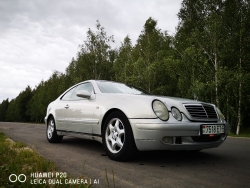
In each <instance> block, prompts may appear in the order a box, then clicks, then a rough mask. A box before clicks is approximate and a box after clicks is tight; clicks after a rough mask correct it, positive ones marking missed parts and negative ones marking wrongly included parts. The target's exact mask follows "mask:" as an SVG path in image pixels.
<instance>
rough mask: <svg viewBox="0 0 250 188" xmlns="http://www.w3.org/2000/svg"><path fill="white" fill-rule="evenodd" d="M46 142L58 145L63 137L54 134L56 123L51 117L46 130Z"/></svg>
mask: <svg viewBox="0 0 250 188" xmlns="http://www.w3.org/2000/svg"><path fill="white" fill-rule="evenodd" d="M46 135H47V140H48V141H49V142H50V143H58V142H61V141H62V138H63V136H58V135H57V132H56V123H55V120H54V118H53V117H50V118H49V120H48V123H47V129H46Z"/></svg>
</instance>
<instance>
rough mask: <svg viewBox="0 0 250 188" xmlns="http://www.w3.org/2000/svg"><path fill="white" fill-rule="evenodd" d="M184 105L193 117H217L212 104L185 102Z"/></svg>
mask: <svg viewBox="0 0 250 188" xmlns="http://www.w3.org/2000/svg"><path fill="white" fill-rule="evenodd" d="M184 106H185V108H186V109H187V111H188V113H189V114H190V116H191V117H192V118H194V119H217V113H216V111H215V109H214V107H213V106H212V105H207V104H185V105H184Z"/></svg>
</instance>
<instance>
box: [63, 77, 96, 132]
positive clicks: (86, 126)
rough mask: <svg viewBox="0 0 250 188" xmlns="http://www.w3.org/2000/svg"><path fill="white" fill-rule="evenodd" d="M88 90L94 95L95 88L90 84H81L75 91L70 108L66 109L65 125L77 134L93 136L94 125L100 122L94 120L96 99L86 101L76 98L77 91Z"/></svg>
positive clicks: (69, 103)
mask: <svg viewBox="0 0 250 188" xmlns="http://www.w3.org/2000/svg"><path fill="white" fill-rule="evenodd" d="M79 90H87V91H88V92H89V93H91V94H92V95H94V91H93V86H92V84H91V83H90V82H86V83H83V84H80V85H78V86H77V87H76V89H75V90H74V91H73V93H72V95H71V97H70V101H69V102H68V108H67V109H65V115H64V116H65V123H66V126H67V130H70V131H73V132H77V133H88V134H92V129H93V125H97V123H98V120H97V119H93V112H94V109H95V107H96V106H95V103H96V102H95V99H86V98H81V97H78V96H76V93H77V91H79Z"/></svg>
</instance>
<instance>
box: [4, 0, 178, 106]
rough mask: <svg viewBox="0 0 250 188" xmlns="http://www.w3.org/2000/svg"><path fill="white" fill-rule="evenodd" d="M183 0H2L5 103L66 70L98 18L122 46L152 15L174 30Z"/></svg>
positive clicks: (164, 27)
mask: <svg viewBox="0 0 250 188" xmlns="http://www.w3.org/2000/svg"><path fill="white" fill-rule="evenodd" d="M181 2H182V1H181V0H0V103H1V102H2V101H3V100H5V99H7V98H9V100H11V99H13V98H15V97H17V96H18V94H19V93H20V92H21V91H24V90H25V88H26V87H27V86H28V85H29V86H30V87H31V88H32V89H33V88H35V87H36V86H37V85H38V84H39V83H40V82H41V81H42V80H44V81H45V80H48V79H49V77H50V76H51V75H52V73H53V72H54V71H55V70H57V71H60V72H65V69H66V67H67V66H68V65H69V63H70V61H71V59H72V58H73V57H76V54H77V52H78V51H79V45H81V44H83V42H84V41H85V40H86V39H87V38H86V37H87V34H86V33H87V31H88V29H89V28H90V29H91V30H92V31H95V30H96V21H97V20H99V22H100V24H101V26H103V27H104V28H105V31H106V32H107V35H108V36H111V35H113V36H114V39H115V44H114V46H113V47H114V48H115V47H119V46H120V44H121V42H122V41H123V39H124V38H125V37H126V36H127V35H128V36H129V37H130V38H131V39H132V43H133V44H135V42H136V40H137V39H138V36H139V34H140V32H141V31H142V30H143V26H144V24H145V22H146V20H147V19H148V18H149V17H152V18H153V19H155V20H157V23H158V24H157V26H158V28H160V29H161V30H162V31H168V33H169V35H173V34H174V33H175V31H176V27H177V25H178V17H177V14H178V12H179V9H180V7H181Z"/></svg>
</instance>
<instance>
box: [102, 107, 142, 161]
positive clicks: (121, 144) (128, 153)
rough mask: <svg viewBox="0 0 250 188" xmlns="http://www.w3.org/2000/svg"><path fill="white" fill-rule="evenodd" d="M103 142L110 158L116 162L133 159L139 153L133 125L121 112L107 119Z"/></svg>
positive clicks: (103, 131)
mask: <svg viewBox="0 0 250 188" xmlns="http://www.w3.org/2000/svg"><path fill="white" fill-rule="evenodd" d="M102 142H103V145H104V149H105V151H106V153H107V155H108V156H109V158H111V159H113V160H116V161H125V160H128V159H131V158H133V157H134V155H135V153H136V151H137V149H136V146H135V141H134V136H133V132H132V129H131V125H130V123H129V121H128V119H127V117H126V116H125V115H124V114H123V113H122V112H119V111H116V112H113V113H111V114H110V115H109V116H108V118H107V119H106V121H105V123H104V127H103V130H102Z"/></svg>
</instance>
